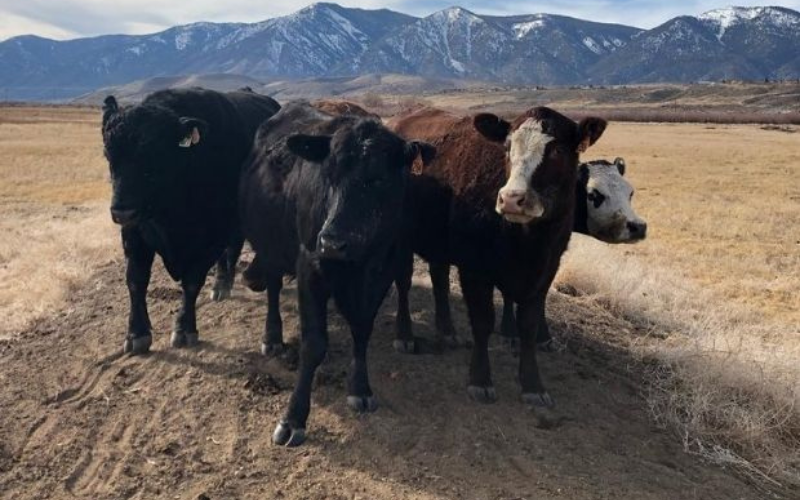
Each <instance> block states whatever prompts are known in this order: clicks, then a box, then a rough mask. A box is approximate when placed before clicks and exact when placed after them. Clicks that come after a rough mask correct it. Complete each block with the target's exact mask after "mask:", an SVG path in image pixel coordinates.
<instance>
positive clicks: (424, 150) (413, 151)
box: [406, 141, 436, 165]
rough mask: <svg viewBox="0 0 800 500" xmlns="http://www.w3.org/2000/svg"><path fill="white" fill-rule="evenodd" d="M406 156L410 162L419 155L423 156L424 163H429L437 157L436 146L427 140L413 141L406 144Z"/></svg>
mask: <svg viewBox="0 0 800 500" xmlns="http://www.w3.org/2000/svg"><path fill="white" fill-rule="evenodd" d="M406 157H407V158H408V163H413V162H414V161H416V159H417V157H421V158H422V164H423V165H429V164H430V163H431V162H432V161H433V159H434V158H436V148H435V147H434V146H432V145H431V144H428V143H427V142H422V141H412V142H409V143H408V144H406Z"/></svg>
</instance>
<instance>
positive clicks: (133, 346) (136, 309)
mask: <svg viewBox="0 0 800 500" xmlns="http://www.w3.org/2000/svg"><path fill="white" fill-rule="evenodd" d="M122 247H123V250H124V252H125V260H126V269H125V281H126V283H127V285H128V296H129V297H130V313H129V315H128V335H127V337H126V338H125V344H124V346H123V348H122V349H123V352H125V353H129V354H144V353H146V352H147V351H149V350H150V346H151V345H152V343H153V333H152V330H153V328H152V325H151V324H150V316H149V314H148V313H147V287H148V285H149V284H150V270H151V268H152V265H153V258H154V257H155V251H154V250H153V249H152V248H150V247H149V246H148V245H147V244H146V243H145V241H144V239H143V238H142V236H141V235H140V234H139V231H138V230H137V229H136V228H123V229H122Z"/></svg>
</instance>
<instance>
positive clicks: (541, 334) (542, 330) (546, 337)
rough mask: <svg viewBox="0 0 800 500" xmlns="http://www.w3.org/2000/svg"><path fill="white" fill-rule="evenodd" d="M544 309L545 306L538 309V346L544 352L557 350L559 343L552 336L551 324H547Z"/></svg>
mask: <svg viewBox="0 0 800 500" xmlns="http://www.w3.org/2000/svg"><path fill="white" fill-rule="evenodd" d="M544 311H545V308H544V307H541V308H539V309H538V312H539V329H538V330H537V331H536V346H537V347H538V349H539V350H540V351H542V352H555V351H557V350H558V344H557V343H556V341H555V340H553V337H551V336H550V326H549V325H548V324H547V316H545V312H544Z"/></svg>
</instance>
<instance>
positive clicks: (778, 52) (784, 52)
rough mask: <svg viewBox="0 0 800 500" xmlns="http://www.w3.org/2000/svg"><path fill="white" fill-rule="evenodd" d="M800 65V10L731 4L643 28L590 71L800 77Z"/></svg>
mask: <svg viewBox="0 0 800 500" xmlns="http://www.w3.org/2000/svg"><path fill="white" fill-rule="evenodd" d="M799 68H800V13H799V12H796V11H793V10H790V9H784V8H781V7H749V8H748V7H729V8H725V9H718V10H712V11H709V12H706V13H705V14H702V15H700V16H698V17H689V16H683V17H677V18H675V19H672V20H670V21H667V22H666V23H664V24H662V25H661V26H658V27H656V28H653V29H652V30H649V31H645V32H642V33H639V34H637V35H636V36H634V37H633V38H632V39H631V41H630V43H628V44H627V45H626V46H625V47H624V48H622V49H620V50H619V51H617V52H616V53H614V54H611V55H610V56H608V57H607V58H604V59H603V60H602V61H600V62H598V63H597V64H596V65H595V66H594V67H592V69H591V70H590V73H591V74H592V76H593V77H594V78H595V79H596V80H597V81H599V82H606V83H627V82H667V81H675V82H681V81H695V80H720V79H751V80H759V79H764V78H768V79H785V78H798V77H800V71H798V69H799Z"/></svg>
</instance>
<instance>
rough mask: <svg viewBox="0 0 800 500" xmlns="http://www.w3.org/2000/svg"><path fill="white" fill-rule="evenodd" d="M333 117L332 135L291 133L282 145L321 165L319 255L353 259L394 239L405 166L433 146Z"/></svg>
mask: <svg viewBox="0 0 800 500" xmlns="http://www.w3.org/2000/svg"><path fill="white" fill-rule="evenodd" d="M336 120H337V121H338V122H340V125H339V126H338V127H337V128H336V132H335V133H334V134H333V135H302V134H298V135H292V136H290V137H289V138H288V139H287V147H288V149H289V150H290V151H291V152H292V153H294V154H296V155H298V156H300V157H301V158H303V159H305V160H307V161H310V162H313V163H317V164H319V165H320V168H321V169H322V172H321V174H322V175H321V178H322V179H323V182H324V183H325V185H326V187H327V199H326V200H325V207H324V208H323V210H324V211H325V222H324V224H323V226H322V229H321V230H320V232H319V235H318V237H317V251H318V254H319V256H320V258H322V259H328V260H339V261H355V262H357V261H361V260H362V259H363V258H364V257H365V256H366V255H368V253H369V252H370V250H371V249H373V248H378V247H381V246H385V245H387V244H390V243H392V242H394V240H395V236H396V234H397V233H398V232H399V230H400V220H401V217H402V211H403V198H404V196H405V186H406V183H407V179H408V175H409V171H410V169H411V164H412V163H413V162H414V160H415V159H416V158H417V157H418V156H421V157H422V159H423V162H425V163H427V162H429V161H430V160H432V159H433V157H434V155H435V149H434V148H433V146H430V145H429V144H426V143H420V142H406V141H404V140H403V139H401V138H400V137H399V136H397V135H395V134H394V133H392V132H390V131H389V130H388V129H387V128H385V127H384V126H383V125H381V124H380V123H378V122H377V121H374V120H371V119H360V118H355V117H340V118H336Z"/></svg>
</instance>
